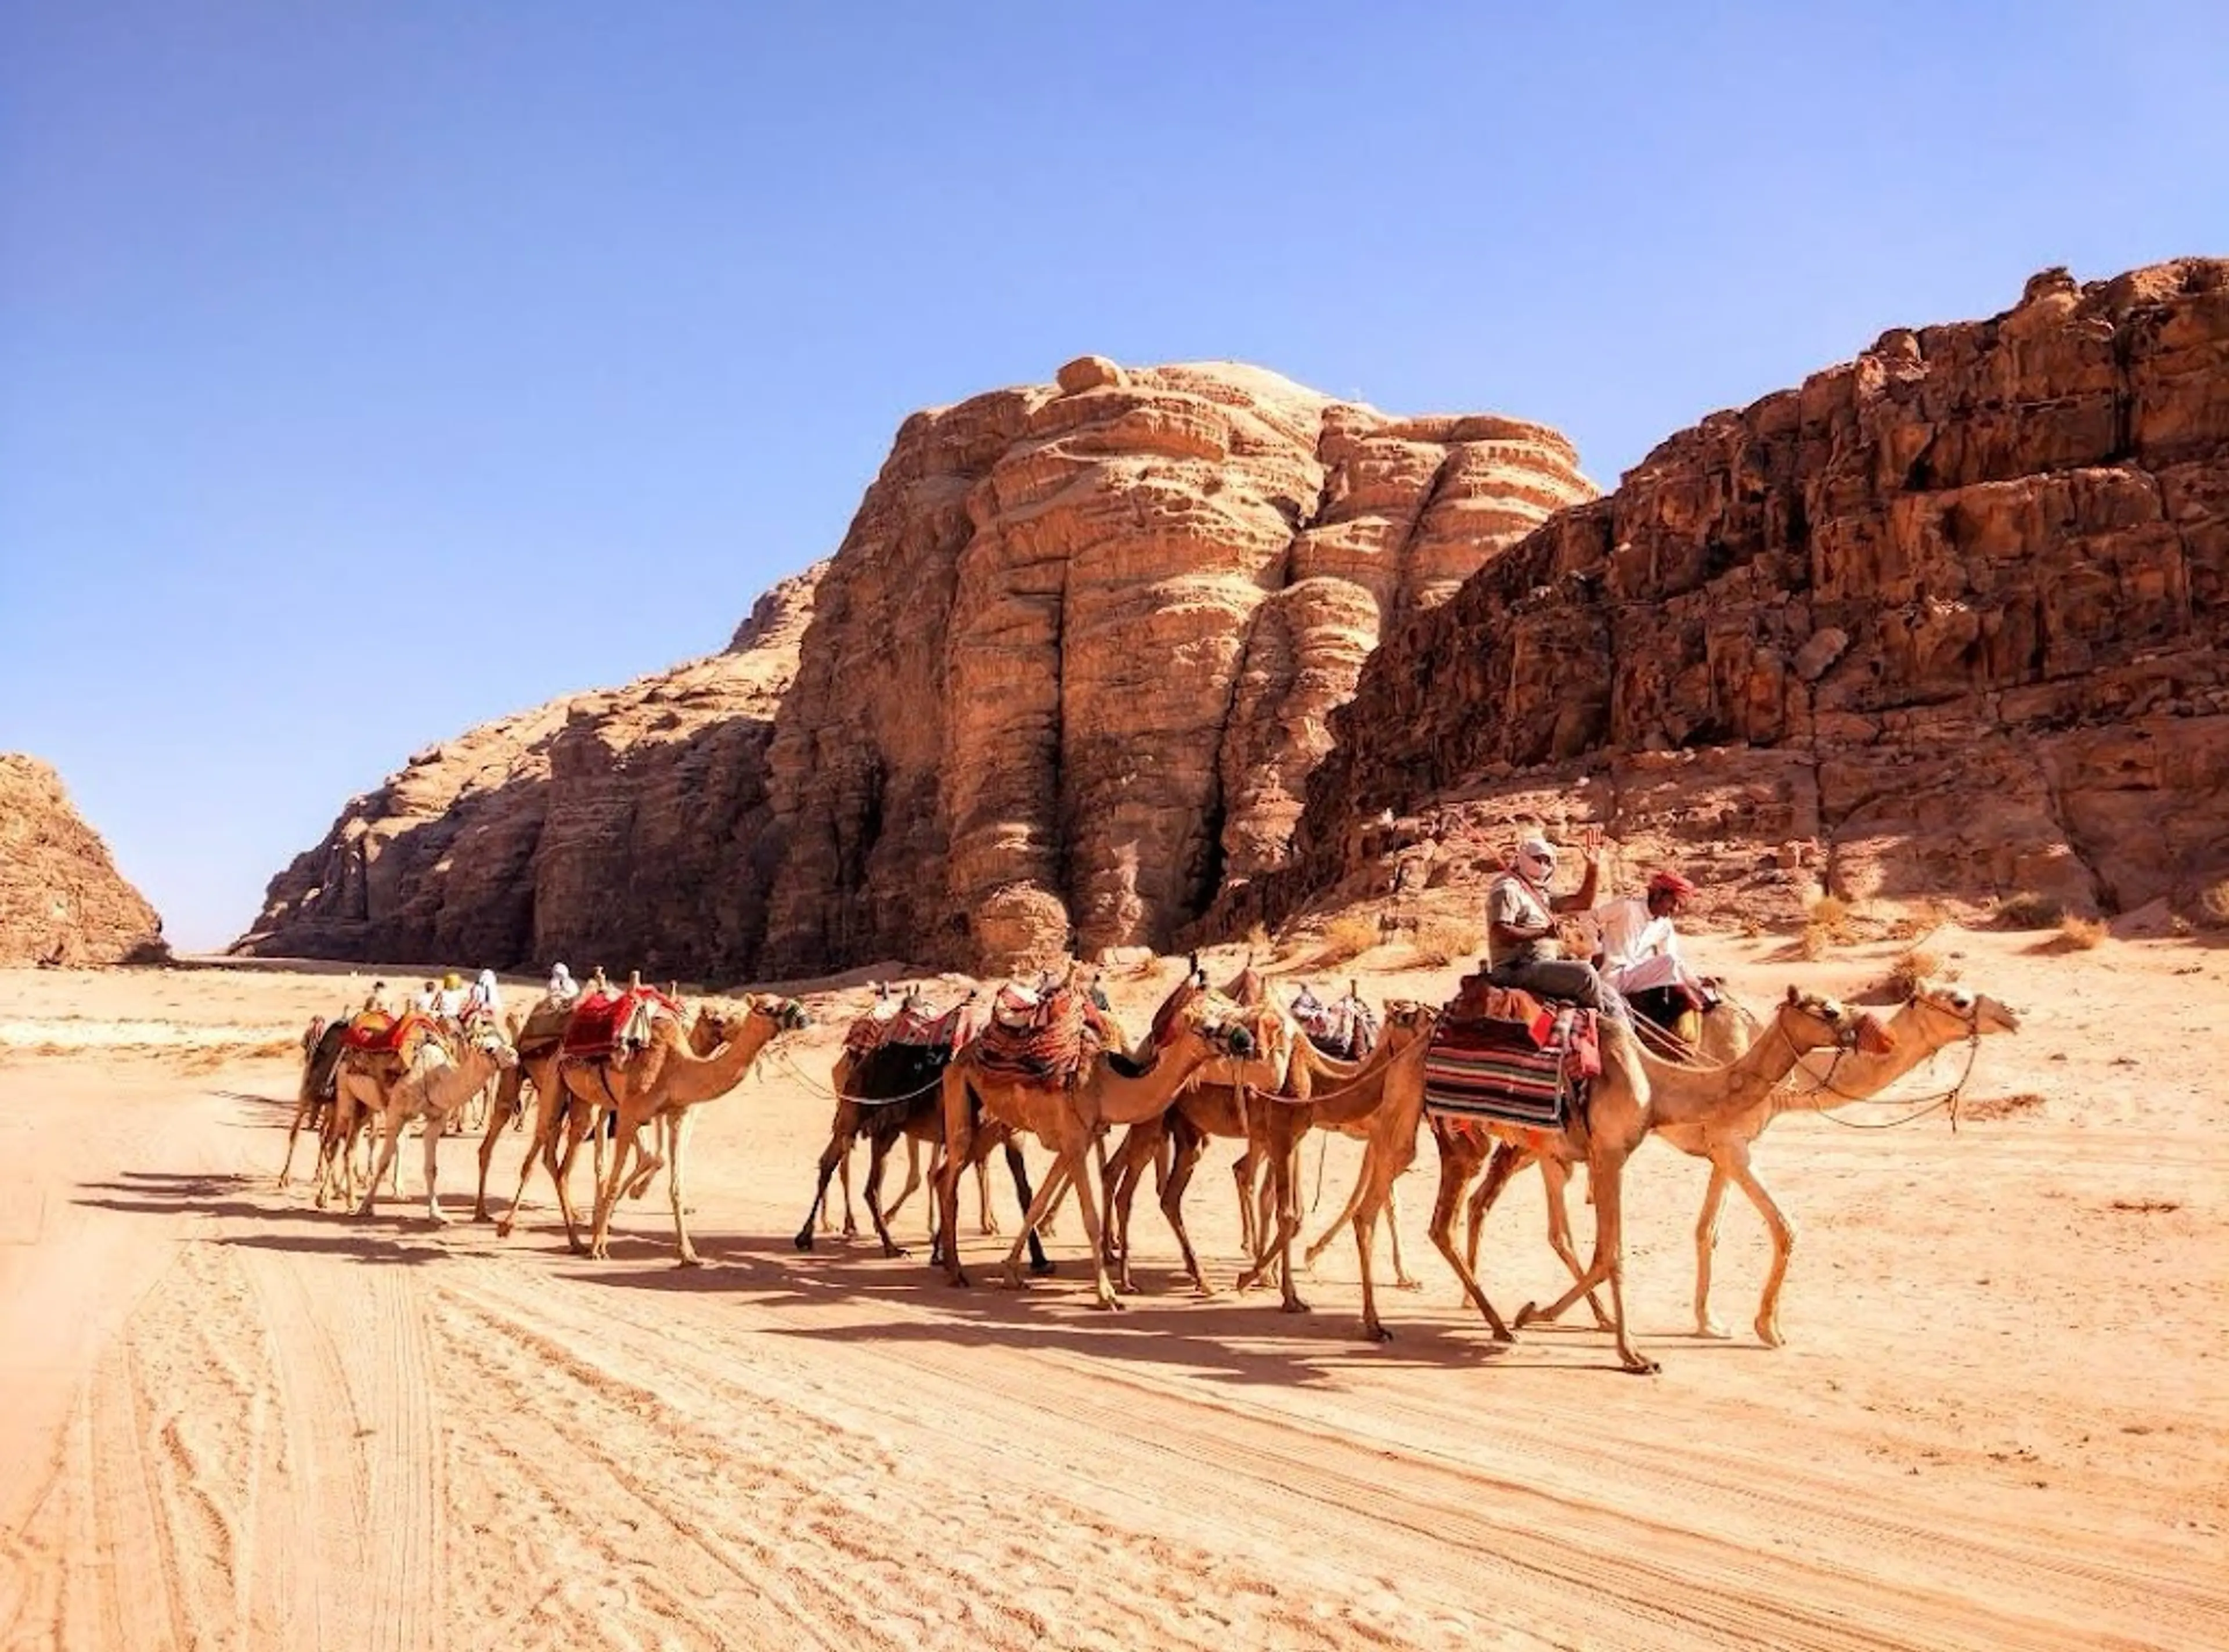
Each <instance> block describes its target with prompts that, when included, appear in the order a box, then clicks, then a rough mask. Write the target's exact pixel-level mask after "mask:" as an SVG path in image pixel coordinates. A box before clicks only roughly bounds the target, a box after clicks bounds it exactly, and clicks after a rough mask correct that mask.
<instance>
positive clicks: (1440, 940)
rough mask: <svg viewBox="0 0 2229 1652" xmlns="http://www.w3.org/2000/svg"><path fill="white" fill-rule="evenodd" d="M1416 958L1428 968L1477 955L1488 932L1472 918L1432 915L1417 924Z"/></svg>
mask: <svg viewBox="0 0 2229 1652" xmlns="http://www.w3.org/2000/svg"><path fill="white" fill-rule="evenodd" d="M1414 944H1415V946H1416V961H1417V962H1418V963H1419V964H1422V965H1423V967H1425V968H1427V969H1441V968H1444V967H1447V966H1448V965H1449V964H1451V963H1453V962H1455V960H1456V959H1458V958H1471V957H1475V956H1476V955H1478V953H1479V952H1480V951H1481V949H1482V948H1484V947H1485V945H1486V936H1485V935H1484V934H1483V933H1482V932H1481V930H1480V929H1479V927H1478V925H1477V924H1475V923H1473V922H1471V921H1470V920H1469V919H1468V918H1458V917H1430V918H1424V919H1423V920H1421V921H1420V922H1418V923H1417V925H1416V939H1415V942H1414Z"/></svg>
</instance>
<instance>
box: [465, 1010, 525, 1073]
mask: <svg viewBox="0 0 2229 1652" xmlns="http://www.w3.org/2000/svg"><path fill="white" fill-rule="evenodd" d="M465 1048H466V1050H477V1051H479V1052H480V1054H482V1055H484V1056H487V1057H491V1058H492V1059H493V1060H494V1062H495V1064H496V1070H497V1071H498V1072H509V1071H510V1070H511V1069H512V1068H513V1067H516V1066H517V1065H518V1051H517V1050H516V1049H514V1048H513V1047H512V1046H511V1040H510V1039H509V1038H504V1036H503V1029H502V1028H501V1027H500V1026H498V1025H496V1019H495V1017H493V1016H492V1015H486V1016H480V1017H477V1018H475V1019H473V1021H472V1023H471V1024H470V1025H468V1026H466V1029H465Z"/></svg>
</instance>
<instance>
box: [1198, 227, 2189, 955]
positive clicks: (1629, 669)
mask: <svg viewBox="0 0 2229 1652" xmlns="http://www.w3.org/2000/svg"><path fill="white" fill-rule="evenodd" d="M2225 643H2229V261H2223V260H2184V261H2181V262H2177V263H2173V264H2166V265H2161V266H2158V267H2153V268H2148V269H2142V270H2137V271H2135V272H2133V273H2129V274H2126V275H2123V276H2120V277H2118V278H2117V279H2114V280H2109V281H2097V282H2091V283H2090V284H2088V285H2086V286H2079V285H2078V284H2077V283H2076V282H2075V281H2074V280H2072V279H2071V278H2070V277H2069V276H2067V274H2066V273H2065V272H2064V271H2050V272H2046V273H2045V274H2042V275H2040V276H2038V277H2036V278H2035V279H2034V280H2033V281H2031V282H2030V283H2029V284H2028V287H2027V292H2026V293H2025V295H2024V296H2023V297H2022V299H2021V301H2020V304H2019V305H2018V306H2017V307H2015V308H2014V309H2013V310H2011V311H2009V312H2007V313H2005V314H2003V315H2001V316H1998V317H1996V318H1994V319H1991V320H1988V321H1984V322H1975V323H1966V324H1960V325H1946V326H1934V327H1924V328H1921V329H1919V330H1917V331H1908V330H1903V329H1898V330H1896V331H1891V332H1889V333H1886V334H1885V335H1883V337H1881V338H1880V339H1879V342H1878V343H1876V344H1874V345H1873V347H1872V349H1870V350H1866V352H1865V353H1864V354H1863V355H1861V356H1860V357H1858V359H1857V360H1856V361H1854V362H1852V363H1847V364H1846V365H1844V366H1840V367H1837V368H1834V369H1832V370H1828V371H1826V372H1822V373H1820V374H1817V375H1815V376H1813V377H1812V378H1810V379H1809V380H1808V381H1806V382H1805V383H1804V384H1803V385H1802V387H1801V388H1800V389H1791V390H1787V391H1783V392H1782V393H1780V394H1778V395H1770V396H1767V397H1766V398H1764V399H1763V401H1761V402H1757V403H1756V404H1755V405H1754V406H1752V407H1750V408H1745V409H1743V410H1742V411H1740V412H1738V413H1723V414H1718V415H1714V416H1712V418H1709V419H1706V420H1705V421H1703V422H1702V423H1701V424H1699V425H1698V426H1697V427H1694V428H1693V429H1692V430H1687V431H1683V432H1681V433H1680V434H1678V435H1676V436H1674V437H1673V438H1672V439H1671V440H1668V441H1667V442H1665V443H1664V444H1663V445H1662V446H1661V447H1659V448H1657V450H1656V451H1655V452H1654V453H1652V454H1650V455H1649V457H1648V459H1647V460H1645V461H1644V462H1643V463H1642V464H1641V466H1638V467H1637V468H1636V469H1635V470H1634V471H1633V472H1631V473H1630V474H1629V475H1628V476H1627V477H1626V478H1625V479H1624V480H1623V483H1622V485H1621V486H1620V487H1619V488H1618V490H1617V491H1616V492H1615V493H1614V494H1612V495H1610V496H1609V497H1607V498H1603V499H1600V500H1598V501H1596V502H1595V503H1593V504H1591V505H1585V506H1582V507H1581V508H1579V509H1577V510H1574V511H1568V512H1566V513H1564V515H1562V516H1560V517H1558V518H1556V519H1555V520H1554V521H1553V522H1551V523H1550V524H1547V525H1546V526H1545V527H1544V528H1542V529H1540V530H1538V531H1537V532H1535V533H1534V534H1532V536H1531V537H1528V538H1527V539H1526V541H1525V542H1524V543H1521V544H1519V545H1518V546H1516V547H1515V548H1513V550H1510V551H1509V552H1508V553H1507V554H1506V555H1505V556H1503V557H1501V558H1500V559H1499V560H1498V561H1497V562H1495V563H1493V565H1492V566H1491V567H1489V568H1487V569H1485V570H1484V571H1482V572H1481V573H1480V574H1478V575H1475V576H1474V578H1473V579H1472V580H1471V581H1470V582H1468V584H1467V585H1465V586H1464V588H1462V590H1461V592H1460V593H1458V594H1457V595H1456V596H1455V598H1454V599H1453V600H1452V601H1449V602H1448V603H1447V604H1445V605H1444V606H1442V607H1440V608H1439V609H1437V610H1436V611H1435V612H1433V613H1431V614H1423V615H1419V616H1418V617H1417V618H1416V619H1415V620H1413V621H1411V622H1410V624H1409V625H1407V626H1406V627H1404V628H1403V629H1402V630H1401V631H1400V632H1399V633H1397V634H1395V635H1391V636H1389V637H1388V639H1387V640H1386V641H1385V642H1384V645H1383V646H1381V648H1380V649H1379V651H1378V653H1377V654H1376V655H1375V656H1374V657H1373V658H1372V659H1371V662H1370V664H1369V665H1368V666H1367V668H1366V669H1365V672H1364V674H1363V677H1362V679H1361V682H1360V685H1359V689H1358V691H1357V692H1356V694H1355V696H1354V697H1353V698H1352V703H1351V704H1348V705H1347V706H1346V708H1344V710H1341V711H1339V712H1338V713H1337V714H1335V716H1334V717H1333V730H1334V732H1335V736H1336V740H1337V746H1336V749H1334V750H1333V752H1332V753H1331V754H1330V755H1329V756H1328V757H1327V758H1326V760H1325V761H1324V762H1322V763H1321V764H1320V766H1318V767H1317V768H1316V769H1315V770H1314V776H1313V779H1312V780H1311V781H1310V786H1309V792H1308V798H1307V809H1306V812H1305V813H1304V814H1303V816H1302V818H1301V821H1300V824H1299V827H1298V830H1297V833H1296V838H1295V845H1294V850H1295V858H1294V864H1293V865H1291V866H1290V867H1289V868H1288V870H1287V871H1284V872H1282V873H1281V874H1280V875H1278V876H1277V877H1275V878H1273V879H1271V880H1269V882H1268V883H1267V884H1260V885H1256V887H1255V888H1254V889H1253V890H1249V891H1247V892H1245V894H1244V895H1243V896H1242V897H1240V898H1238V899H1236V900H1233V901H1230V902H1228V903H1226V905H1225V908H1224V912H1223V913H1222V914H1221V915H1220V916H1221V919H1222V921H1223V922H1224V923H1226V924H1237V923H1240V922H1246V921H1249V920H1250V919H1251V918H1252V917H1253V916H1257V915H1268V916H1273V917H1275V916H1285V915H1288V914H1289V913H1290V912H1292V911H1293V910H1296V909H1297V908H1298V907H1300V906H1301V905H1303V904H1305V903H1308V902H1310V901H1314V900H1324V899H1333V900H1336V899H1345V898H1351V897H1354V896H1357V895H1361V894H1367V893H1379V892H1383V891H1384V890H1385V889H1386V888H1387V887H1388V886H1389V884H1390V883H1391V882H1392V881H1394V879H1395V878H1396V877H1397V876H1399V875H1400V873H1401V871H1402V869H1404V868H1405V869H1406V870H1407V871H1412V872H1416V873H1417V874H1418V876H1417V877H1416V878H1415V879H1413V880H1410V879H1407V878H1404V879H1403V881H1415V882H1422V883H1427V884H1429V883H1430V882H1444V881H1447V880H1449V879H1450V878H1452V879H1455V880H1461V879H1462V878H1464V877H1469V876H1476V875H1481V874H1483V873H1484V872H1485V871H1487V870H1488V869H1489V868H1490V866H1491V865H1492V864H1493V862H1494V861H1495V860H1496V859H1497V858H1498V857H1499V854H1500V851H1501V850H1502V849H1503V848H1504V847H1506V845H1507V843H1508V842H1509V841H1510V839H1512V838H1513V836H1514V835H1515V832H1516V831H1517V830H1518V828H1519V826H1520V824H1525V823H1532V822H1545V823H1546V824H1548V825H1550V826H1559V827H1564V828H1569V827H1571V826H1576V825H1577V824H1579V823H1582V822H1585V821H1596V822H1602V823H1605V824H1607V825H1609V826H1610V827H1611V828H1612V830H1613V832H1615V833H1616V835H1618V836H1620V837H1622V838H1623V839H1627V840H1628V842H1629V843H1630V844H1631V845H1633V846H1634V850H1635V853H1634V855H1633V856H1632V857H1631V861H1632V862H1633V865H1632V868H1631V869H1632V870H1638V863H1639V862H1641V861H1642V860H1648V859H1656V858H1667V857H1670V858H1677V859H1679V860H1680V861H1682V862H1684V863H1686V864H1688V865H1690V866H1691V867H1692V868H1694V869H1696V870H1699V871H1700V872H1701V873H1702V874H1703V875H1704V877H1705V881H1706V883H1707V884H1708V886H1709V889H1710V890H1711V893H1712V898H1713V900H1714V901H1715V902H1716V903H1718V904H1719V905H1721V906H1722V907H1725V908H1727V909H1729V910H1738V911H1740V912H1742V913H1744V914H1748V915H1755V916H1789V914H1791V913H1792V912H1793V911H1794V910H1795V909H1796V907H1797V906H1798V904H1799V903H1800V902H1801V901H1802V899H1804V898H1805V897H1808V896H1809V895H1812V894H1815V892H1817V890H1818V889H1819V888H1820V887H1821V884H1824V885H1825V886H1827V887H1828V888H1831V889H1832V890H1834V892H1836V893H1838V894H1841V895H1844V896H1846V897H1858V898H1865V897H1886V898H1916V897H1943V896H1951V897H1961V896H1962V897H1974V898H1981V897H1988V896H1991V895H1995V894H2001V893H2006V892H2010V891H2013V890H2036V891H2038V892H2040V893H2044V894H2046V895H2050V896H2052V897H2057V898H2059V899H2060V900H2063V901H2065V902H2068V903H2072V904H2073V905H2076V906H2078V907H2091V906H2094V907H2098V908H2103V909H2106V910H2126V909H2132V908H2134V907H2136V906H2138V905H2141V904H2144V903H2149V902H2151V901H2154V900H2156V899H2160V898H2162V897H2164V898H2167V899H2168V900H2170V901H2176V902H2187V901H2191V900H2193V899H2194V898H2195V897H2196V894H2197V892H2198V891H2199V890H2200V889H2202V888H2204V887H2206V886H2207V884H2210V883H2211V882H2213V880H2217V879H2219V877H2221V876H2222V875H2223V874H2224V873H2229V656H2225V653H2224V652H2223V650H2224V645H2225ZM1814 842H1815V844H1816V845H1817V849H1816V852H1815V853H1810V852H1807V849H1808V845H1810V844H1812V843H1814Z"/></svg>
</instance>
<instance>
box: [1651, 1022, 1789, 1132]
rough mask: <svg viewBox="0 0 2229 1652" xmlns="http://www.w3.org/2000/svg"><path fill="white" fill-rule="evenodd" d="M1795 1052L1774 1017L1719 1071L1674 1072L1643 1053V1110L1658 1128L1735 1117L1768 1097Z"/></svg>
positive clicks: (1669, 1066)
mask: <svg viewBox="0 0 2229 1652" xmlns="http://www.w3.org/2000/svg"><path fill="white" fill-rule="evenodd" d="M1797 1054H1798V1052H1797V1051H1796V1048H1795V1045H1794V1044H1793V1043H1792V1042H1791V1041H1790V1040H1789V1037H1788V1034H1787V1032H1785V1031H1784V1030H1783V1028H1782V1026H1781V1025H1780V1021H1779V1018H1778V1017H1777V1016H1775V1017H1774V1018H1773V1019H1771V1020H1770V1021H1768V1022H1767V1023H1766V1024H1765V1029H1764V1031H1763V1033H1761V1034H1760V1035H1759V1036H1758V1038H1757V1042H1756V1043H1755V1044H1753V1045H1750V1047H1749V1048H1748V1050H1746V1051H1744V1052H1743V1054H1742V1055H1741V1057H1739V1058H1738V1059H1737V1060H1735V1061H1734V1062H1732V1063H1731V1064H1728V1065H1726V1066H1724V1067H1712V1068H1702V1069H1694V1068H1686V1067H1675V1066H1673V1065H1671V1064H1668V1063H1664V1062H1659V1061H1657V1060H1655V1059H1654V1058H1653V1057H1650V1056H1648V1054H1646V1053H1645V1052H1644V1053H1643V1054H1642V1056H1641V1065H1642V1067H1643V1069H1644V1070H1646V1071H1647V1072H1648V1088H1649V1110H1650V1112H1651V1113H1652V1114H1653V1115H1654V1118H1655V1120H1656V1122H1658V1123H1660V1124H1687V1123H1693V1122H1696V1121H1698V1120H1701V1119H1707V1118H1712V1117H1716V1116H1719V1115H1725V1114H1728V1113H1738V1112H1740V1111H1742V1110H1743V1109H1746V1108H1749V1107H1750V1106H1753V1105H1754V1104H1755V1103H1757V1102H1760V1101H1762V1100H1763V1099H1764V1098H1765V1097H1766V1096H1769V1095H1770V1093H1771V1091H1772V1088H1773V1086H1774V1085H1776V1084H1777V1083H1780V1081H1781V1080H1782V1079H1783V1078H1785V1077H1788V1075H1789V1073H1791V1072H1793V1071H1794V1070H1795V1063H1796V1058H1797Z"/></svg>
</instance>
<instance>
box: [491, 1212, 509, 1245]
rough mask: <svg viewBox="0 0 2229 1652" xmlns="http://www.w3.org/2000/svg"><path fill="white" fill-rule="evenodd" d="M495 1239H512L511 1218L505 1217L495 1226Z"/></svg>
mask: <svg viewBox="0 0 2229 1652" xmlns="http://www.w3.org/2000/svg"><path fill="white" fill-rule="evenodd" d="M495 1237H497V1238H498V1239H507V1238H509V1237H511V1218H509V1217H507V1216H506V1217H504V1218H503V1220H501V1221H500V1222H498V1223H497V1224H496V1225H495Z"/></svg>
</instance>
